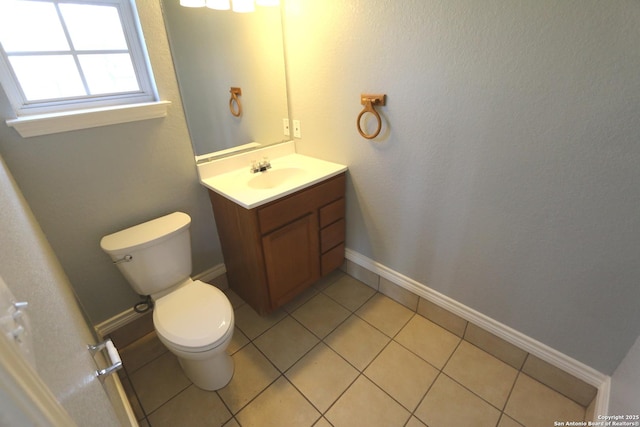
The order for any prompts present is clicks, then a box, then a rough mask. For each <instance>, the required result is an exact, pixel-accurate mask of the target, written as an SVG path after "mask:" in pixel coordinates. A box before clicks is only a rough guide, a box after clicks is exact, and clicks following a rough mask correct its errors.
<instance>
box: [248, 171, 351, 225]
mask: <svg viewBox="0 0 640 427" xmlns="http://www.w3.org/2000/svg"><path fill="white" fill-rule="evenodd" d="M344 191H345V174H344V173H343V174H340V175H338V176H336V177H334V178H330V179H329V180H327V181H324V182H322V183H320V184H316V185H314V186H313V187H309V188H305V189H303V190H300V191H298V192H297V193H294V194H292V195H290V196H288V197H285V198H284V199H281V200H277V201H275V202H272V203H270V204H268V205H266V206H264V207H262V208H258V221H259V223H260V232H261V233H262V234H264V233H268V232H269V231H271V230H274V229H276V228H278V227H281V226H283V225H285V224H288V223H289V222H291V221H293V220H295V219H297V218H300V217H301V216H304V215H305V214H307V213H309V212H312V211H315V210H316V209H318V208H320V206H324V205H326V204H328V203H330V202H331V201H333V200H335V199H338V198H340V197H344Z"/></svg>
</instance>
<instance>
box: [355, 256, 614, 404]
mask: <svg viewBox="0 0 640 427" xmlns="http://www.w3.org/2000/svg"><path fill="white" fill-rule="evenodd" d="M345 257H346V258H347V259H348V260H349V261H352V262H354V263H355V264H358V265H359V266H360V267H363V268H365V269H367V270H369V271H371V272H372V273H375V274H377V275H378V276H380V277H384V278H385V279H387V280H389V281H390V282H392V283H394V284H396V285H398V286H400V287H402V288H404V289H406V290H408V291H409V292H412V293H414V294H416V295H418V296H420V297H422V298H424V299H426V300H428V301H430V302H432V303H434V304H436V305H438V306H439V307H442V308H443V309H445V310H447V311H449V312H451V313H453V314H455V315H457V316H459V317H461V318H463V319H465V320H467V321H469V322H471V323H473V324H475V325H476V326H478V327H480V328H482V329H484V330H486V331H488V332H490V333H492V334H494V335H496V336H498V337H500V338H502V339H503V340H505V341H507V342H509V343H511V344H513V345H515V346H517V347H518V348H521V349H522V350H524V351H526V352H528V353H530V354H533V355H534V356H537V357H539V358H540V359H542V360H544V361H545V362H547V363H549V364H551V365H553V366H555V367H556V368H559V369H561V370H563V371H565V372H567V373H568V374H571V375H573V376H574V377H576V378H578V379H580V380H582V381H584V382H586V383H587V384H590V385H592V386H594V387H596V388H597V389H598V395H597V397H596V405H595V413H596V414H607V411H608V407H609V388H610V382H611V377H609V376H608V375H605V374H603V373H601V372H598V371H597V370H595V369H593V368H591V367H590V366H587V365H585V364H584V363H582V362H580V361H578V360H575V359H573V358H571V357H569V356H567V355H566V354H564V353H561V352H559V351H557V350H555V349H553V348H551V347H549V346H547V345H546V344H543V343H541V342H539V341H536V340H535V339H533V338H531V337H528V336H527V335H525V334H523V333H521V332H518V331H516V330H515V329H513V328H510V327H509V326H507V325H505V324H503V323H500V322H498V321H496V320H494V319H492V318H490V317H488V316H486V315H484V314H482V313H480V312H478V311H476V310H474V309H472V308H470V307H468V306H466V305H464V304H461V303H459V302H458V301H455V300H454V299H452V298H449V297H448V296H446V295H443V294H441V293H440V292H438V291H436V290H434V289H431V288H429V287H428V286H427V285H424V284H422V283H420V282H417V281H415V280H413V279H411V278H409V277H407V276H405V275H403V274H401V273H398V272H397V271H394V270H392V269H390V268H388V267H386V266H384V265H382V264H380V263H378V262H376V261H374V260H372V259H370V258H367V257H366V256H364V255H362V254H360V253H358V252H356V251H353V250H351V249H346V250H345Z"/></svg>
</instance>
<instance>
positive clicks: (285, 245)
mask: <svg viewBox="0 0 640 427" xmlns="http://www.w3.org/2000/svg"><path fill="white" fill-rule="evenodd" d="M317 218H318V215H317V213H316V212H314V213H310V214H308V215H306V216H304V217H302V218H300V219H298V220H295V221H293V222H291V223H290V224H287V225H286V226H284V227H282V228H279V229H277V230H275V231H273V232H271V233H269V234H267V235H265V236H263V238H262V247H263V251H264V260H265V265H266V270H267V282H268V283H269V296H270V297H271V306H272V307H278V306H280V305H282V304H284V303H286V302H287V301H289V300H290V299H292V298H293V297H294V296H295V295H297V293H298V292H300V291H301V290H303V289H304V288H306V287H307V286H309V285H311V284H312V283H313V282H315V281H316V280H318V279H319V278H320V250H319V243H318V219H317Z"/></svg>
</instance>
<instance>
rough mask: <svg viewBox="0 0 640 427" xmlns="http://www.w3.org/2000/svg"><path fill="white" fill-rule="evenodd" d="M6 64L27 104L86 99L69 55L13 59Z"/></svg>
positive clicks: (18, 57) (74, 65)
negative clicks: (58, 99)
mask: <svg viewBox="0 0 640 427" xmlns="http://www.w3.org/2000/svg"><path fill="white" fill-rule="evenodd" d="M9 61H10V62H11V66H12V67H13V70H14V71H15V73H16V76H17V77H18V81H19V82H20V86H22V90H23V92H24V95H25V96H26V98H27V101H39V100H43V99H57V98H67V97H73V96H84V95H86V92H85V90H84V86H83V85H82V80H81V79H80V76H79V74H78V69H77V67H76V64H75V62H74V60H73V57H72V56H71V55H55V56H54V55H46V56H43V55H41V56H12V57H10V58H9Z"/></svg>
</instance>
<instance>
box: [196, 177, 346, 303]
mask: <svg viewBox="0 0 640 427" xmlns="http://www.w3.org/2000/svg"><path fill="white" fill-rule="evenodd" d="M209 196H210V198H211V205H212V206H213V212H214V215H215V219H216V225H217V228H218V235H219V236H220V243H221V245H222V252H223V255H224V260H225V265H226V267H227V278H228V280H229V287H230V288H231V289H233V290H234V291H235V292H236V293H237V294H238V295H239V296H240V297H241V298H242V299H243V300H245V301H246V302H247V303H248V304H249V305H250V306H251V307H253V308H254V309H255V310H256V311H257V312H258V313H260V314H267V313H269V312H271V311H273V310H275V309H276V308H278V307H280V306H281V305H283V304H285V303H287V302H288V301H290V300H291V299H293V298H294V297H295V296H296V295H298V294H299V293H300V292H301V291H303V290H304V289H306V288H307V287H308V286H310V285H311V284H312V283H314V282H315V281H317V280H318V279H320V278H321V277H322V276H325V275H327V274H329V273H330V272H331V271H333V270H335V269H336V268H338V267H340V265H342V262H343V261H344V249H345V246H344V241H345V201H344V196H345V174H344V173H342V174H340V175H337V176H335V177H332V178H329V179H327V180H326V181H323V182H320V183H318V184H315V185H313V186H311V187H309V188H305V189H303V190H300V191H298V192H296V193H293V194H291V195H289V196H286V197H283V198H282V199H278V200H275V201H273V202H270V203H267V204H265V205H262V206H259V207H257V208H254V209H246V208H243V207H242V206H240V205H238V204H236V203H234V202H232V201H231V200H229V199H227V198H226V197H224V196H221V195H220V194H218V193H216V192H214V191H211V190H209Z"/></svg>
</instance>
